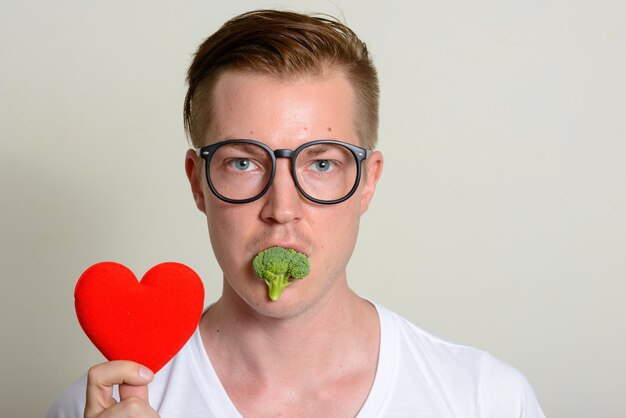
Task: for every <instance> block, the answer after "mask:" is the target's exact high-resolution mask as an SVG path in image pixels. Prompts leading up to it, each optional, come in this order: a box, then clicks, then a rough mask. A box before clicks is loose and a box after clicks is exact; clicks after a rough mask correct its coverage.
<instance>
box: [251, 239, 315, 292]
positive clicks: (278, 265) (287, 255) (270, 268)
mask: <svg viewBox="0 0 626 418" xmlns="http://www.w3.org/2000/svg"><path fill="white" fill-rule="evenodd" d="M252 267H254V272H255V273H256V275H257V276H258V277H259V279H261V280H265V283H267V286H268V287H269V296H270V299H271V300H273V301H275V300H278V298H280V295H281V294H282V293H283V290H285V288H286V287H287V286H289V284H290V283H291V282H290V281H289V278H294V279H298V280H300V279H303V278H304V277H305V276H306V275H307V274H309V271H310V267H309V260H308V259H307V258H306V255H304V254H302V253H299V252H297V251H296V250H293V249H291V248H283V247H271V248H268V249H267V250H263V251H261V252H260V253H258V254H257V255H256V256H255V257H254V260H252Z"/></svg>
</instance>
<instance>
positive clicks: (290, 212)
mask: <svg viewBox="0 0 626 418" xmlns="http://www.w3.org/2000/svg"><path fill="white" fill-rule="evenodd" d="M303 200H304V197H303V196H302V195H301V194H300V192H299V191H298V188H297V187H296V185H295V183H294V180H293V177H292V176H291V168H290V162H289V159H287V158H278V159H277V161H276V173H275V175H274V180H273V182H272V185H271V186H270V188H269V190H268V191H267V193H266V194H265V196H263V198H262V201H263V208H262V210H261V217H262V218H263V220H265V221H267V222H272V223H279V224H285V223H289V222H292V221H294V220H297V219H300V217H301V216H302V213H301V210H302V204H303Z"/></svg>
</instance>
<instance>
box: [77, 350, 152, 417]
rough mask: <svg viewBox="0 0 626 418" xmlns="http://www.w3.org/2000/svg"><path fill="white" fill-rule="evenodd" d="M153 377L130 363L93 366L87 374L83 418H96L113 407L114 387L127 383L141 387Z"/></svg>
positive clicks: (148, 372)
mask: <svg viewBox="0 0 626 418" xmlns="http://www.w3.org/2000/svg"><path fill="white" fill-rule="evenodd" d="M153 377H154V374H153V373H152V372H151V371H150V370H149V369H147V368H145V367H143V366H141V365H140V364H137V363H135V362H132V361H122V360H119V361H110V362H107V363H101V364H97V365H95V366H93V367H92V368H91V369H89V373H88V374H87V397H86V403H85V417H92V416H96V415H98V414H99V413H101V412H102V411H103V410H104V409H106V408H109V407H111V406H113V405H115V400H114V399H113V386H114V385H117V384H123V383H127V384H129V385H135V386H142V385H146V384H147V383H148V382H150V381H151V380H152V378H153Z"/></svg>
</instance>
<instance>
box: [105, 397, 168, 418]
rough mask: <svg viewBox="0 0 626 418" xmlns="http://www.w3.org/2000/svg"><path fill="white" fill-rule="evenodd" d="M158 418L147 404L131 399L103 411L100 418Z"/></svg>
mask: <svg viewBox="0 0 626 418" xmlns="http://www.w3.org/2000/svg"><path fill="white" fill-rule="evenodd" d="M137 417H142V418H158V417H159V414H157V412H156V411H155V410H154V409H152V408H151V407H150V405H148V403H147V402H145V401H143V400H141V399H139V398H135V397H131V398H128V399H125V400H123V401H121V402H119V403H116V404H115V405H113V406H112V407H110V408H108V409H106V410H105V411H103V412H102V413H101V414H100V415H98V418H137Z"/></svg>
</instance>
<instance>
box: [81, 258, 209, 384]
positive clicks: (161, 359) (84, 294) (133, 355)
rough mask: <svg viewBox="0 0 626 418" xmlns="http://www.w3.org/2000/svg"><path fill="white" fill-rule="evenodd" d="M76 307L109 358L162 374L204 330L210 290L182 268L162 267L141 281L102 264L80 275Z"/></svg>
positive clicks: (89, 333) (119, 268) (125, 270)
mask: <svg viewBox="0 0 626 418" xmlns="http://www.w3.org/2000/svg"><path fill="white" fill-rule="evenodd" d="M74 302H75V303H74V305H75V308H76V315H77V316H78V322H79V323H80V326H81V327H82V328H83V331H85V334H87V337H89V339H90V340H91V342H92V343H93V344H94V345H95V346H96V347H97V348H98V350H100V352H101V353H102V354H103V355H104V357H106V358H107V359H108V360H132V361H135V362H137V363H140V364H143V365H144V366H146V367H148V368H150V370H152V371H153V372H155V373H156V372H158V371H159V370H160V369H161V368H162V367H163V366H164V365H165V364H166V363H167V362H168V361H170V359H171V358H172V357H174V356H175V355H176V353H178V351H180V349H181V348H182V347H183V345H185V343H186V342H187V340H189V338H190V337H191V336H192V335H193V333H194V331H195V329H196V327H197V326H198V322H199V321H200V316H201V315H202V310H203V306H204V286H203V285H202V280H200V277H198V275H197V274H196V273H195V272H194V271H193V270H192V269H190V268H189V267H187V266H185V265H184V264H180V263H162V264H158V265H156V266H154V267H152V268H151V269H150V270H148V272H147V273H146V274H145V275H144V276H143V278H142V279H141V282H139V281H137V278H136V277H135V275H134V274H133V272H132V271H130V270H129V269H128V268H127V267H125V266H123V265H121V264H118V263H113V262H102V263H98V264H94V265H93V266H91V267H89V268H88V269H87V270H85V272H84V273H83V274H82V275H81V276H80V279H78V282H77V283H76V288H75V290H74Z"/></svg>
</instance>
